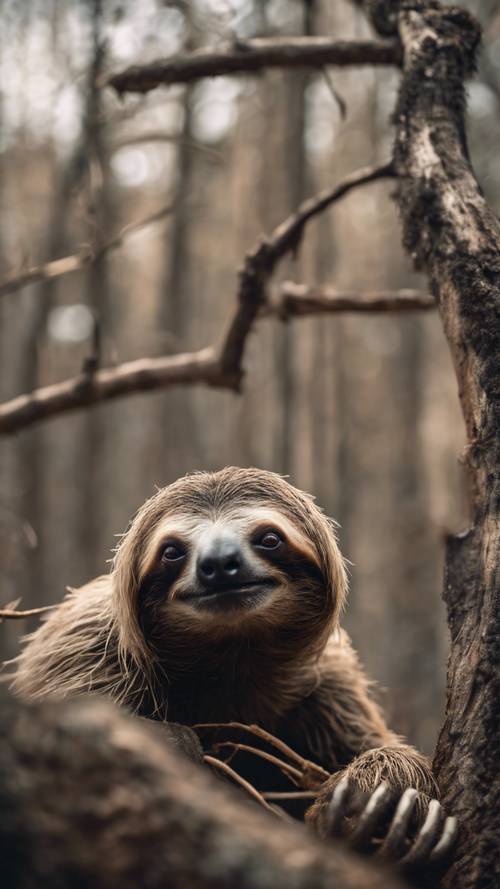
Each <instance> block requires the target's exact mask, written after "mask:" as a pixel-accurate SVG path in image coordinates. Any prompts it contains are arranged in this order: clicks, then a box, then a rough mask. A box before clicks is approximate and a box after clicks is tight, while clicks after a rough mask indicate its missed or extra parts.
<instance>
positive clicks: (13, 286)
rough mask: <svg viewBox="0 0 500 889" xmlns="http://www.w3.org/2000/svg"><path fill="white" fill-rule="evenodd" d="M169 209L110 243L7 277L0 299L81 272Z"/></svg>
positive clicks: (133, 225)
mask: <svg viewBox="0 0 500 889" xmlns="http://www.w3.org/2000/svg"><path fill="white" fill-rule="evenodd" d="M173 209H174V208H173V204H169V205H168V206H167V207H161V208H160V209H159V210H157V211H156V212H155V213H152V214H151V215H150V216H146V217H145V218H144V219H139V220H138V221H137V222H131V223H129V224H128V225H126V226H124V228H122V230H121V231H120V232H119V233H118V234H117V235H115V237H114V238H111V240H109V241H107V242H106V243H105V244H103V245H102V246H101V247H99V249H97V250H91V249H89V248H85V249H83V250H81V251H80V252H79V253H74V254H71V256H63V257H61V259H53V260H51V261H50V262H45V263H42V264H41V265H36V266H33V267H32V268H30V269H27V270H26V271H25V272H21V274H19V275H14V276H13V277H11V278H7V280H5V281H3V282H2V283H0V297H1V296H7V294H9V293H15V291H16V290H22V288H23V287H28V285H30V284H38V283H39V282H40V281H48V280H49V279H51V280H52V279H54V278H62V277H63V275H69V274H70V272H80V271H82V269H85V268H87V267H88V266H89V265H92V263H94V262H97V260H99V259H101V258H102V257H103V256H104V255H105V254H106V253H109V252H110V251H111V250H116V249H117V248H118V247H121V246H122V244H123V243H124V241H125V240H126V239H127V238H128V237H129V236H130V235H133V234H135V233H136V232H138V231H141V230H142V229H143V228H146V227H147V226H148V225H151V224H152V223H153V222H159V221H160V220H161V219H165V218H166V217H167V216H169V215H170V214H171V213H172V210H173Z"/></svg>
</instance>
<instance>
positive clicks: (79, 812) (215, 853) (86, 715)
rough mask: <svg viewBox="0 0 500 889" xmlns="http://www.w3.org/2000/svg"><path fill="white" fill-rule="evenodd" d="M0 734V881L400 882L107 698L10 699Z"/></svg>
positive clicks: (262, 886)
mask: <svg viewBox="0 0 500 889" xmlns="http://www.w3.org/2000/svg"><path fill="white" fill-rule="evenodd" d="M0 739H1V744H0V856H1V860H2V886H3V887H4V889H14V887H15V889H34V887H36V886H42V885H43V886H44V887H46V889H69V887H74V886H78V887H79V889H87V887H88V889H129V887H130V889H136V887H137V886H141V887H143V889H164V887H165V886H178V887H181V886H182V887H189V889H197V887H199V889H212V887H213V889H222V887H228V889H229V887H235V886H238V887H240V889H269V887H272V886H283V887H287V889H331V887H332V886H334V887H336V889H398V887H400V889H402V884H401V883H400V881H399V880H398V879H397V878H396V877H395V876H393V875H391V874H390V873H389V872H387V871H385V870H382V869H381V868H379V867H378V866H377V865H375V864H374V863H373V862H370V861H363V860H362V859H358V858H356V857H355V856H354V855H350V854H348V853H347V852H345V851H344V850H343V849H342V848H340V847H336V846H332V845H331V844H329V845H327V844H324V845H323V844H322V843H320V842H319V841H318V840H316V839H315V838H314V837H313V835H312V834H311V833H309V831H308V830H307V828H306V827H305V826H303V825H299V824H292V823H289V824H288V823H285V822H283V821H281V820H280V819H278V818H274V816H271V815H268V814H267V813H266V812H263V811H262V810H261V809H259V808H257V807H256V806H254V805H253V804H252V803H251V802H246V800H245V798H244V797H243V796H239V795H237V793H236V791H234V790H233V789H232V788H231V787H229V786H227V785H226V786H224V785H223V784H222V783H221V782H220V781H217V780H215V778H213V777H212V776H211V775H210V774H209V772H208V770H207V769H206V768H202V767H200V766H198V765H196V764H194V763H192V762H189V761H188V759H187V758H184V757H183V756H182V755H180V754H179V753H177V752H175V746H177V744H178V742H179V740H180V741H181V745H182V748H183V749H184V750H186V741H187V742H188V744H189V738H188V739H184V738H180V739H179V738H178V737H175V738H172V741H173V742H174V743H171V742H170V741H169V737H168V732H167V733H165V730H164V729H163V730H162V729H161V728H159V727H158V728H155V727H154V726H153V724H151V723H148V724H146V723H145V722H143V721H142V720H136V719H133V718H132V717H126V716H124V715H123V714H120V713H119V711H118V710H116V709H115V708H114V707H112V706H111V705H110V704H109V703H105V702H104V701H98V700H94V701H92V700H88V701H86V702H85V703H84V702H82V701H80V702H73V703H71V704H64V705H63V704H51V705H48V704H41V705H37V706H30V707H28V706H22V705H20V704H19V703H17V702H14V701H5V700H4V701H2V709H1V718H0ZM176 741H177V743H176ZM186 752H188V751H186ZM189 753H190V755H191V757H192V758H195V759H196V758H197V751H196V749H194V748H193V747H192V745H191V749H190V750H189Z"/></svg>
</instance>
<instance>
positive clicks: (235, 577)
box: [113, 467, 346, 658]
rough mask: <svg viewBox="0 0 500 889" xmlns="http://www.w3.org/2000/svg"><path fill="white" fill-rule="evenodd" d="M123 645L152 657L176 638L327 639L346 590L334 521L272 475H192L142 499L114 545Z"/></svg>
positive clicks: (247, 472) (225, 471) (235, 471)
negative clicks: (274, 637)
mask: <svg viewBox="0 0 500 889" xmlns="http://www.w3.org/2000/svg"><path fill="white" fill-rule="evenodd" d="M113 578H114V603H115V610H116V613H117V616H118V623H119V627H120V633H121V647H122V650H124V651H128V652H129V653H130V654H132V655H133V656H135V657H138V658H141V655H142V654H143V653H144V650H145V648H147V649H148V652H149V651H150V652H152V653H153V654H155V653H156V654H157V655H159V656H161V654H162V651H168V646H169V640H172V639H173V638H174V637H175V639H176V640H178V639H179V636H181V637H183V638H184V639H185V642H186V644H189V641H192V642H193V643H195V641H196V640H199V639H200V637H203V639H204V640H205V641H206V640H207V638H209V639H212V640H213V641H214V643H215V642H218V643H220V642H221V641H222V640H223V639H226V640H227V639H228V638H233V639H234V638H238V637H249V636H250V635H253V636H256V635H257V636H258V634H259V632H261V633H264V634H267V635H269V633H274V634H275V635H276V637H277V638H280V637H281V639H285V638H288V639H289V642H290V643H291V644H294V645H298V646H299V647H300V644H301V642H303V643H304V644H307V645H310V644H311V641H312V640H316V641H322V640H326V637H327V635H328V633H329V632H330V630H331V628H332V625H333V624H334V622H335V620H336V618H337V617H338V613H339V611H340V609H341V607H342V603H343V601H344V597H345V591H346V577H345V569H344V563H343V560H342V556H341V555H340V552H339V549H338V546H337V542H336V538H335V533H334V529H333V525H332V524H331V522H330V521H329V520H328V519H327V518H326V517H325V516H324V515H323V513H322V512H321V511H320V509H319V508H318V507H317V506H316V505H315V503H314V501H313V499H312V497H310V496H309V495H308V494H304V493H303V492H302V491H299V490H297V489H296V488H294V487H292V486H291V485H290V484H288V482H286V481H285V480H284V479H282V478H281V477H280V476H278V475H276V474H275V473H272V472H266V471H263V470H258V469H235V468H233V467H229V468H226V469H223V470H221V471H220V472H214V473H205V472H203V473H195V474H193V475H189V476H186V477H184V478H181V479H179V480H178V481H176V482H174V483H173V484H171V485H169V486H168V487H166V488H163V489H162V490H160V491H159V492H158V493H157V494H156V495H155V496H154V497H152V498H151V500H148V501H147V502H146V503H145V504H144V506H142V507H141V509H140V510H139V512H138V513H137V515H136V516H135V518H134V520H133V521H132V523H131V525H130V527H129V529H128V531H127V532H126V534H125V535H124V537H123V539H122V542H121V544H120V546H119V548H118V551H117V555H116V559H115V565H114V571H113Z"/></svg>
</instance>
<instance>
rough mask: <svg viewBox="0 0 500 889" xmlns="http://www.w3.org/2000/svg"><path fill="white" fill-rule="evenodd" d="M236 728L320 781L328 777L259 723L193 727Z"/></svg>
mask: <svg viewBox="0 0 500 889" xmlns="http://www.w3.org/2000/svg"><path fill="white" fill-rule="evenodd" d="M227 728H229V729H237V730H238V731H245V732H249V733H250V734H252V735H255V736H256V737H257V738H260V739H261V740H262V741H266V742H267V743H268V744H270V745H271V746H272V747H275V748H276V750H280V751H281V753H283V754H284V755H285V756H288V758H289V759H291V760H292V762H295V763H296V764H297V765H298V766H300V768H301V770H302V771H309V772H316V774H317V775H318V778H319V779H320V780H321V782H323V781H326V780H327V779H328V778H329V777H330V772H327V771H326V769H324V768H322V766H319V765H317V764H316V763H314V762H311V761H310V760H309V759H305V758H304V757H303V756H301V755H300V753H297V752H296V751H295V750H293V748H292V747H289V746H288V744H285V742H284V741H282V740H281V738H277V737H276V736H275V735H272V734H271V732H268V731H267V730H266V729H264V728H261V727H260V725H254V724H253V723H252V724H251V725H246V724H245V723H243V722H220V723H219V722H200V723H199V724H198V725H194V726H193V729H194V730H195V731H196V730H197V729H227Z"/></svg>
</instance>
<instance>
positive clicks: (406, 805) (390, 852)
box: [377, 787, 418, 861]
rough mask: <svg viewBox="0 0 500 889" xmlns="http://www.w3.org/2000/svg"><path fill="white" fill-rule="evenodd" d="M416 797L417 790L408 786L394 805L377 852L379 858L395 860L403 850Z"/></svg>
mask: <svg viewBox="0 0 500 889" xmlns="http://www.w3.org/2000/svg"><path fill="white" fill-rule="evenodd" d="M417 798H418V791H416V790H415V788H414V787H408V788H407V790H405V792H404V793H403V795H402V797H401V799H400V800H399V802H398V804H397V806H396V811H395V812H394V816H393V818H392V821H391V825H390V827H389V830H388V832H387V836H386V838H385V840H384V842H383V843H382V845H381V846H380V848H379V850H378V852H377V855H378V856H380V857H381V858H387V859H392V860H393V861H395V860H397V859H398V858H400V857H401V855H402V854H403V852H404V851H405V849H406V847H407V837H408V827H409V824H410V821H411V818H412V815H413V812H414V810H415V806H416V804H417Z"/></svg>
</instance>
